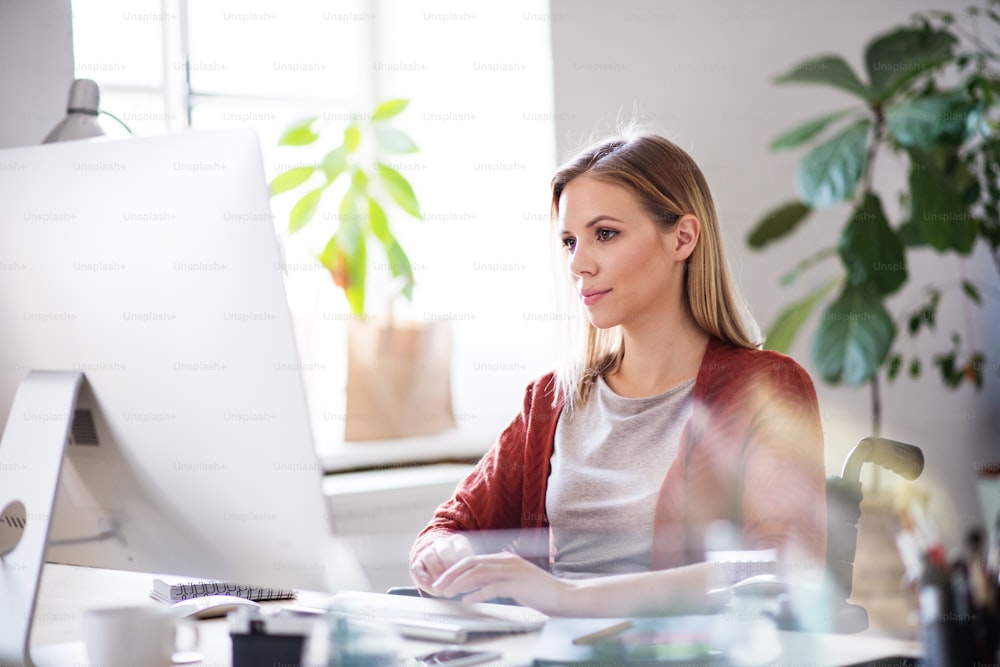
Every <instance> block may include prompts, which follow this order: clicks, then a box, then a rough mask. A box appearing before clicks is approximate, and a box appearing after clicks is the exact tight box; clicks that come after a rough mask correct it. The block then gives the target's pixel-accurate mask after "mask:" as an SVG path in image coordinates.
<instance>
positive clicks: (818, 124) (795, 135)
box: [769, 109, 850, 152]
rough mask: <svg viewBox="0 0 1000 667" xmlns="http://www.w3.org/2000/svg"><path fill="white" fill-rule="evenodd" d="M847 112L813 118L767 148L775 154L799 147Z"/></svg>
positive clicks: (786, 133) (846, 110) (783, 135)
mask: <svg viewBox="0 0 1000 667" xmlns="http://www.w3.org/2000/svg"><path fill="white" fill-rule="evenodd" d="M849 111H850V110H849V109H845V110H844V111H837V112H835V113H831V114H827V115H826V116H821V117H820V118H813V119H812V120H810V121H807V122H805V123H802V124H801V125H799V126H797V127H793V128H792V129H791V130H789V131H788V132H785V133H784V134H782V135H781V136H780V137H778V138H777V139H775V140H774V141H772V142H771V145H770V146H769V148H770V149H771V150H772V151H774V152H777V151H783V150H785V149H787V148H795V147H796V146H800V145H802V144H804V143H805V142H807V141H809V140H810V139H812V138H813V137H815V136H816V135H817V134H819V133H820V132H822V131H823V130H825V129H826V128H827V127H828V126H829V125H830V123H832V122H833V121H835V120H838V119H840V118H843V117H844V115H845V114H847V113H848V112H849Z"/></svg>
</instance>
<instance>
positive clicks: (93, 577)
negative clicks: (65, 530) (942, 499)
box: [0, 564, 920, 667]
mask: <svg viewBox="0 0 1000 667" xmlns="http://www.w3.org/2000/svg"><path fill="white" fill-rule="evenodd" d="M151 583H152V575H149V574H142V573H134V572H119V571H115V570H101V569H94V568H82V567H73V566H67V565H53V564H47V565H46V566H45V567H44V569H43V572H42V585H41V590H40V591H39V596H38V606H37V610H36V613H35V623H34V631H33V636H32V641H31V643H32V646H35V647H39V649H41V651H36V654H38V655H39V656H41V658H42V660H41V661H40V664H41V665H44V667H48V666H49V665H63V666H67V667H89V666H88V663H87V662H86V660H85V659H84V660H83V661H82V662H81V658H84V655H85V653H81V651H82V650H83V649H82V643H80V642H82V640H83V636H82V632H81V618H82V615H83V611H84V610H85V609H88V608H91V607H110V606H120V605H135V604H140V605H151V606H155V605H158V604H159V603H158V602H156V601H154V600H153V599H151V598H150V597H149V590H150V587H151ZM325 598H326V595H325V594H319V593H310V592H304V593H302V594H301V596H300V600H299V601H300V602H302V603H304V604H309V603H310V602H313V603H315V602H318V601H321V600H323V599H325ZM266 604H281V603H280V602H274V603H266ZM198 623H199V628H200V631H201V649H200V650H201V652H202V653H203V654H204V655H205V659H204V660H203V661H202V662H201V663H199V664H201V665H203V666H205V667H209V666H210V667H227V666H229V665H230V664H231V662H232V646H231V643H230V639H229V633H228V626H227V623H226V621H225V620H224V619H212V620H203V621H199V622H198ZM2 631H3V630H2V629H0V632H2ZM537 639H538V636H537V634H526V635H513V636H509V637H503V638H500V639H489V640H485V641H481V642H475V644H477V645H482V646H488V647H490V648H493V649H494V650H498V651H500V652H501V653H502V658H501V660H500V661H499V662H498V663H497V664H498V665H503V666H504V667H513V666H515V665H528V664H530V663H531V658H532V655H533V651H534V648H535V644H536V642H537ZM781 641H782V644H783V647H784V654H783V657H782V658H781V659H780V660H779V661H778V662H777V663H775V664H777V665H793V664H794V665H799V666H801V665H810V666H813V665H848V664H854V663H857V662H864V661H866V660H872V661H874V660H877V659H879V658H884V657H887V656H896V655H907V656H919V655H920V646H919V644H918V643H917V642H914V641H907V640H900V639H892V638H885V637H877V636H873V635H872V634H871V633H862V634H859V635H816V634H806V633H795V632H785V633H781ZM69 643H72V644H69ZM436 646H437V644H435V643H432V642H423V641H416V640H409V641H406V642H405V643H404V648H403V650H404V653H406V654H407V655H418V654H420V653H426V652H429V651H431V650H433V649H434V648H435V647H436Z"/></svg>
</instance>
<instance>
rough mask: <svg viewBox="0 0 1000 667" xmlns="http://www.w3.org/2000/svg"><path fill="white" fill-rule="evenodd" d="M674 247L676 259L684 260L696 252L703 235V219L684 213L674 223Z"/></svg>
mask: <svg viewBox="0 0 1000 667" xmlns="http://www.w3.org/2000/svg"><path fill="white" fill-rule="evenodd" d="M673 232H674V233H673V248H671V250H672V252H673V254H674V259H675V260H676V261H684V260H686V259H687V258H688V257H690V256H691V253H693V252H694V249H695V246H697V245H698V238H699V237H700V236H701V221H700V220H698V218H696V217H695V216H693V215H690V214H688V215H683V216H681V218H680V220H678V221H677V222H676V223H675V224H674V230H673Z"/></svg>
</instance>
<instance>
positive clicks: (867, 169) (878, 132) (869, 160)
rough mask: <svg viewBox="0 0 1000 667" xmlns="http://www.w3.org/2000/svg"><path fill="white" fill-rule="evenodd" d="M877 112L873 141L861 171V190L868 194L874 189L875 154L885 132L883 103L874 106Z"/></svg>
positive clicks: (875, 112) (873, 111)
mask: <svg viewBox="0 0 1000 667" xmlns="http://www.w3.org/2000/svg"><path fill="white" fill-rule="evenodd" d="M872 113H874V114H875V124H874V126H873V127H872V142H871V143H870V144H869V145H868V153H867V155H865V164H864V166H863V167H862V171H861V191H862V192H864V193H865V194H868V193H870V192H871V191H872V179H873V178H874V176H873V174H874V172H875V154H876V153H877V152H878V147H879V144H881V143H882V137H883V135H884V134H885V132H884V130H885V115H884V114H883V113H882V107H881V105H878V104H876V105H875V106H873V107H872Z"/></svg>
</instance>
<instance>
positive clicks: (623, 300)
mask: <svg viewBox="0 0 1000 667" xmlns="http://www.w3.org/2000/svg"><path fill="white" fill-rule="evenodd" d="M559 225H560V236H561V239H562V244H563V247H564V248H565V250H566V257H567V262H568V268H569V271H570V275H571V277H572V280H573V285H574V287H575V289H576V292H577V295H578V296H579V297H580V298H581V299H582V301H583V305H584V307H585V308H586V310H587V316H588V317H589V319H590V322H591V324H593V325H594V326H595V327H597V328H598V329H606V328H609V327H613V326H615V325H618V324H621V325H623V326H624V327H625V328H626V329H628V328H629V327H636V326H643V327H645V326H646V325H647V324H652V325H654V326H655V325H657V324H665V323H666V322H668V321H669V319H670V316H671V315H672V314H675V312H676V309H677V308H678V307H679V303H680V299H681V298H682V294H681V292H682V288H683V275H684V267H683V262H684V259H686V258H687V256H688V255H690V252H691V249H686V251H684V250H683V249H682V250H680V251H679V250H678V246H679V245H682V244H681V243H680V241H681V240H682V239H679V238H678V233H677V230H678V225H675V226H674V228H673V229H671V230H670V231H666V232H665V231H663V229H662V228H661V227H659V226H657V224H656V223H655V222H654V221H653V219H652V218H651V217H650V215H649V214H648V213H647V212H646V210H645V209H644V208H643V206H642V204H641V203H640V202H639V199H638V198H637V197H636V196H635V195H634V194H633V193H632V192H631V191H630V190H628V189H627V188H625V187H623V186H620V185H617V184H614V183H609V182H606V181H600V180H597V179H595V178H593V177H591V176H588V175H582V176H577V177H576V178H574V179H573V180H572V181H570V182H569V183H568V184H567V185H566V186H565V188H564V189H563V191H562V195H561V196H560V198H559ZM692 248H693V244H692Z"/></svg>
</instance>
